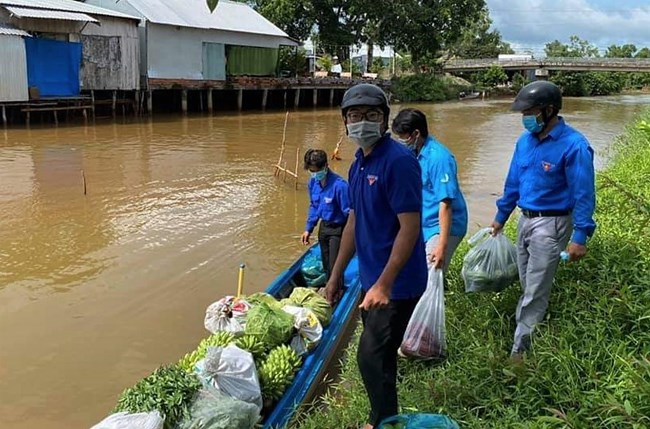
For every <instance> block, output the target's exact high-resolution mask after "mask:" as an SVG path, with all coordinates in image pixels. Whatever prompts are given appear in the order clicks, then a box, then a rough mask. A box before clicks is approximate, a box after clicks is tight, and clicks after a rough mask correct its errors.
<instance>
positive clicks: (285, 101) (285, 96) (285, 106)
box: [284, 89, 287, 110]
mask: <svg viewBox="0 0 650 429" xmlns="http://www.w3.org/2000/svg"><path fill="white" fill-rule="evenodd" d="M284 110H287V90H286V89H285V90H284Z"/></svg>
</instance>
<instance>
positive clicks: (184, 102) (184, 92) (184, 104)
mask: <svg viewBox="0 0 650 429" xmlns="http://www.w3.org/2000/svg"><path fill="white" fill-rule="evenodd" d="M181 111H182V112H183V115H186V114H187V89H184V90H182V91H181Z"/></svg>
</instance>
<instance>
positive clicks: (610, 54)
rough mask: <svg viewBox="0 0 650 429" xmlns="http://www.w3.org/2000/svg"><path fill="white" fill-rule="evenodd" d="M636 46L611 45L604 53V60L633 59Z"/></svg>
mask: <svg viewBox="0 0 650 429" xmlns="http://www.w3.org/2000/svg"><path fill="white" fill-rule="evenodd" d="M636 51H637V49H636V46H634V45H632V44H626V45H623V46H616V45H611V46H610V47H609V48H607V52H605V55H604V56H605V58H633V57H634V54H635V53H636Z"/></svg>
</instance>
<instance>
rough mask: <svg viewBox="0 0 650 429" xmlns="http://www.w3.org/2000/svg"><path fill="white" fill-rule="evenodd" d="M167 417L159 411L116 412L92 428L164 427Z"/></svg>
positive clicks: (158, 428) (148, 428) (140, 428)
mask: <svg viewBox="0 0 650 429" xmlns="http://www.w3.org/2000/svg"><path fill="white" fill-rule="evenodd" d="M164 424H165V419H163V418H162V416H161V415H160V413H159V412H158V411H151V412H150V413H136V414H130V413H125V412H121V413H115V414H111V415H110V416H108V417H106V418H105V419H104V420H102V421H101V422H99V423H97V424H96V425H95V426H93V427H92V428H90V429H163V426H164Z"/></svg>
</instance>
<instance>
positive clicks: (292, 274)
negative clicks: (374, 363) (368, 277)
mask: <svg viewBox="0 0 650 429" xmlns="http://www.w3.org/2000/svg"><path fill="white" fill-rule="evenodd" d="M310 254H311V255H313V256H317V257H318V258H320V247H319V246H318V244H315V245H313V246H311V247H310V248H309V249H308V250H307V251H306V252H305V253H304V254H303V255H302V256H300V257H299V258H298V260H297V261H296V262H294V263H293V265H291V267H289V268H288V269H287V270H286V271H284V272H283V273H282V274H280V275H279V276H278V277H277V278H276V279H275V280H274V281H273V282H272V283H271V284H270V285H269V286H268V288H267V289H266V291H265V292H267V293H268V294H270V295H273V296H274V297H275V298H277V299H283V298H286V297H288V296H289V295H290V294H291V291H292V290H293V288H294V287H301V286H305V280H304V278H303V276H302V273H301V267H302V262H303V260H304V259H305V258H306V257H307V256H308V255H310ZM343 288H344V291H343V296H342V297H341V299H340V301H339V302H338V303H337V304H336V307H335V308H334V312H333V313H332V320H331V322H330V324H329V325H327V326H326V327H325V328H324V329H323V336H322V339H321V342H320V343H319V344H318V346H317V347H316V348H315V349H313V350H312V351H310V352H309V354H307V355H306V356H305V357H304V358H303V364H302V366H301V368H300V370H298V372H297V373H296V375H295V377H294V379H293V382H292V383H291V385H290V386H289V387H288V388H287V390H286V391H285V392H284V395H283V396H282V398H280V400H278V402H277V403H276V404H275V406H274V407H273V408H272V410H271V411H270V412H267V413H266V418H265V419H264V422H263V427H264V429H281V428H284V427H285V426H286V425H287V424H288V423H289V422H290V421H291V419H292V418H293V417H294V415H295V413H296V411H297V409H298V407H299V406H301V405H302V404H306V403H309V402H310V401H312V400H313V399H314V398H313V395H314V393H315V391H316V389H317V388H318V387H319V386H320V383H321V381H322V379H323V376H324V375H325V372H326V370H327V368H328V367H329V364H330V363H331V361H332V359H333V358H334V356H335V355H336V354H337V353H338V352H339V351H340V349H341V346H342V340H343V337H345V332H346V331H347V329H348V328H349V326H350V324H351V323H352V321H353V319H354V316H355V314H356V309H357V306H358V305H359V299H360V297H361V282H360V280H359V268H358V262H357V259H356V256H355V257H354V258H353V259H352V261H350V264H349V265H348V267H347V269H346V270H345V275H344V286H343Z"/></svg>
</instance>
